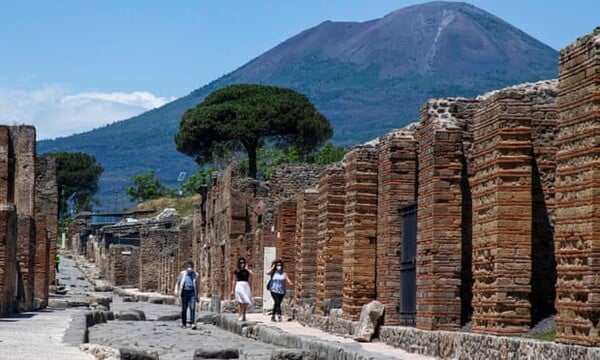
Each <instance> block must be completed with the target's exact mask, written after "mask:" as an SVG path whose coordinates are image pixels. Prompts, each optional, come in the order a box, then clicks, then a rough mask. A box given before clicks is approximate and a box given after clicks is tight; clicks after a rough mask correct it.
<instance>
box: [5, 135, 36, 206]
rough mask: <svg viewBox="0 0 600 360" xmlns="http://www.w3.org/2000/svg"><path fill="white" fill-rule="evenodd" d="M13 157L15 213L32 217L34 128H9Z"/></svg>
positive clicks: (33, 198)
mask: <svg viewBox="0 0 600 360" xmlns="http://www.w3.org/2000/svg"><path fill="white" fill-rule="evenodd" d="M10 138H11V141H12V147H13V151H14V155H15V174H14V176H15V199H14V201H15V205H16V206H17V212H18V213H19V214H23V215H29V216H33V214H34V208H35V128H34V127H33V126H27V125H25V126H11V127H10Z"/></svg>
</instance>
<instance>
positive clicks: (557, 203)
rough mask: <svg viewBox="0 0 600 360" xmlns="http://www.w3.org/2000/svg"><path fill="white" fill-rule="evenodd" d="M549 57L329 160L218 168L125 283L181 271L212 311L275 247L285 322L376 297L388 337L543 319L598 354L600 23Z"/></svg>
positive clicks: (332, 317) (165, 279) (148, 231)
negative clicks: (540, 74) (262, 174)
mask: <svg viewBox="0 0 600 360" xmlns="http://www.w3.org/2000/svg"><path fill="white" fill-rule="evenodd" d="M559 61H560V74H559V78H558V80H549V81H542V82H538V83H535V84H522V85H517V86H514V87H510V88H506V89H500V90H496V91H492V92H490V93H487V94H483V95H481V96H479V97H477V98H474V99H465V98H443V99H432V100H429V101H428V102H426V103H425V104H424V105H423V106H422V107H421V111H420V115H419V116H420V118H419V121H418V123H414V124H411V125H409V126H407V127H405V128H403V129H399V130H395V131H392V132H390V133H388V134H385V135H383V136H382V137H381V138H379V139H377V140H375V141H372V142H370V143H367V144H363V145H360V146H357V147H355V148H353V149H351V150H350V151H349V152H348V153H347V154H346V155H345V157H344V159H343V161H342V162H341V163H338V164H332V165H329V166H326V167H322V166H311V165H288V166H284V167H281V168H279V169H277V171H276V172H275V173H274V174H273V176H272V177H271V178H270V179H269V181H267V182H261V181H258V180H254V179H248V178H245V177H243V176H242V175H241V174H240V173H239V171H238V170H237V168H236V167H235V166H230V167H229V168H227V169H226V170H225V171H222V172H220V173H219V174H216V175H215V176H214V177H213V179H212V183H211V184H210V185H209V186H208V187H206V189H204V190H203V194H202V200H201V201H200V202H199V203H198V205H197V208H196V211H195V214H194V216H193V219H192V220H191V221H189V222H184V224H182V225H181V226H178V227H176V228H173V229H166V228H163V229H160V228H152V227H146V228H144V229H141V230H140V245H139V262H138V265H139V278H138V279H139V280H138V286H139V287H141V288H142V289H145V290H159V291H161V292H165V293H169V292H170V291H171V290H172V289H171V288H170V286H172V284H173V282H174V276H175V275H176V273H177V271H178V270H179V268H177V267H178V266H179V267H180V266H181V263H182V262H183V261H184V260H185V259H193V260H194V261H195V262H196V263H197V264H198V266H197V267H196V268H197V269H198V271H199V272H200V274H201V283H202V296H204V297H206V298H210V299H211V301H212V302H213V303H215V304H218V303H219V302H220V301H221V300H223V299H231V295H230V292H229V289H230V285H231V282H232V275H233V274H232V272H233V266H234V264H236V260H237V258H238V257H240V256H244V257H246V258H247V260H248V263H249V265H250V267H252V268H253V269H254V271H255V273H256V275H255V277H254V279H253V281H252V291H253V294H254V295H255V296H261V295H263V291H264V285H265V284H264V283H265V281H264V280H265V278H264V269H265V267H266V266H268V265H269V264H268V263H266V264H265V261H269V260H268V256H271V255H269V252H268V251H267V250H269V249H272V248H275V256H276V257H277V258H281V259H283V261H284V262H285V263H286V271H287V272H288V274H289V275H290V277H291V278H292V280H293V282H294V286H293V287H292V289H290V290H291V291H290V294H289V296H287V297H286V298H287V301H288V302H289V303H286V304H285V305H286V306H287V309H288V311H289V310H290V307H291V308H293V309H292V310H293V311H290V313H289V314H290V315H294V316H295V317H296V319H298V320H299V321H301V322H305V323H309V324H311V325H314V326H319V327H322V328H324V329H326V330H328V331H334V332H338V333H345V334H352V333H353V331H354V329H355V324H356V321H357V320H358V319H359V316H360V312H361V309H362V307H363V306H364V305H365V304H367V303H369V302H371V301H373V300H377V301H379V302H381V303H383V304H384V306H385V313H384V319H383V325H384V328H387V327H390V326H398V325H401V326H409V327H416V328H417V329H423V330H450V331H458V330H461V329H465V328H468V329H470V330H471V332H473V333H478V334H490V335H508V336H515V335H517V336H518V335H523V334H525V333H527V332H528V331H529V329H530V328H531V327H532V326H533V325H535V324H536V323H537V322H538V321H540V320H542V319H545V318H547V317H549V316H552V315H556V323H557V335H556V340H557V341H559V342H562V343H567V344H579V345H586V346H598V345H600V337H599V335H598V334H599V331H600V329H599V324H598V322H599V319H600V301H598V299H599V298H600V295H599V292H600V290H599V286H598V284H599V283H600V282H599V281H598V274H599V273H600V271H599V270H600V269H599V264H600V262H599V261H598V258H599V257H600V250H599V246H598V244H599V243H600V238H599V229H600V225H599V224H600V215H599V211H600V210H599V209H600V204H599V201H600V196H598V193H599V188H600V182H599V179H600V174H598V172H599V171H600V164H599V161H600V160H599V159H600V145H599V144H598V138H599V132H600V112H599V110H598V102H599V101H600V89H599V88H598V83H599V82H600V70H599V69H600V29H597V30H596V31H595V33H593V34H591V35H588V36H586V37H583V38H581V39H579V40H577V41H576V42H574V43H573V44H572V45H570V46H568V47H567V48H565V49H563V50H562V51H561V55H560V60H559ZM111 254H112V253H111ZM109 256H110V257H111V259H113V260H111V261H114V262H116V263H118V262H122V261H124V260H119V259H120V258H118V257H116V256H113V255H109ZM111 266H115V265H111ZM108 268H110V266H107V269H108ZM107 271H109V272H110V271H111V270H107ZM215 309H218V307H215ZM284 311H285V309H284Z"/></svg>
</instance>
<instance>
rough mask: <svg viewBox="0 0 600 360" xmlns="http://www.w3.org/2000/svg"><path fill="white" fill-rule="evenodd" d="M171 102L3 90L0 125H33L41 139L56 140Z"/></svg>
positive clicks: (50, 88) (60, 90)
mask: <svg viewBox="0 0 600 360" xmlns="http://www.w3.org/2000/svg"><path fill="white" fill-rule="evenodd" d="M172 100H174V98H162V97H156V96H154V95H153V94H151V93H149V92H143V91H135V92H132V93H122V92H112V93H100V92H84V93H79V94H69V93H68V91H67V90H66V88H64V87H62V86H60V85H47V86H44V87H42V88H40V89H34V90H20V89H6V88H0V123H1V124H8V125H14V124H30V125H34V126H35V128H36V133H37V139H38V140H41V139H53V138H56V137H61V136H69V135H72V134H77V133H81V132H85V131H89V130H92V129H95V128H98V127H100V126H103V125H106V124H110V123H113V122H115V121H118V120H124V119H128V118H130V117H132V116H135V115H138V114H141V113H143V112H145V111H147V110H150V109H153V108H156V107H159V106H162V105H163V104H165V103H167V102H169V101H172Z"/></svg>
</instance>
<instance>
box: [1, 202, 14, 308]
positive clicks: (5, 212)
mask: <svg viewBox="0 0 600 360" xmlns="http://www.w3.org/2000/svg"><path fill="white" fill-rule="evenodd" d="M16 276H17V214H16V208H15V206H14V205H13V204H0V316H4V315H6V314H7V313H9V312H13V311H15V310H16V301H15V300H16V297H17V282H16Z"/></svg>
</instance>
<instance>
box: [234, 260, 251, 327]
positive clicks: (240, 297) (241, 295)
mask: <svg viewBox="0 0 600 360" xmlns="http://www.w3.org/2000/svg"><path fill="white" fill-rule="evenodd" d="M253 275H254V271H252V270H250V269H249V268H248V267H247V264H246V259H245V258H243V257H241V258H239V259H238V264H237V268H236V269H235V270H234V271H233V281H232V282H231V295H235V300H236V301H237V303H238V313H239V314H238V315H239V319H238V320H239V321H246V312H247V311H248V307H249V306H252V304H254V298H253V297H252V291H251V290H250V276H253Z"/></svg>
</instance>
